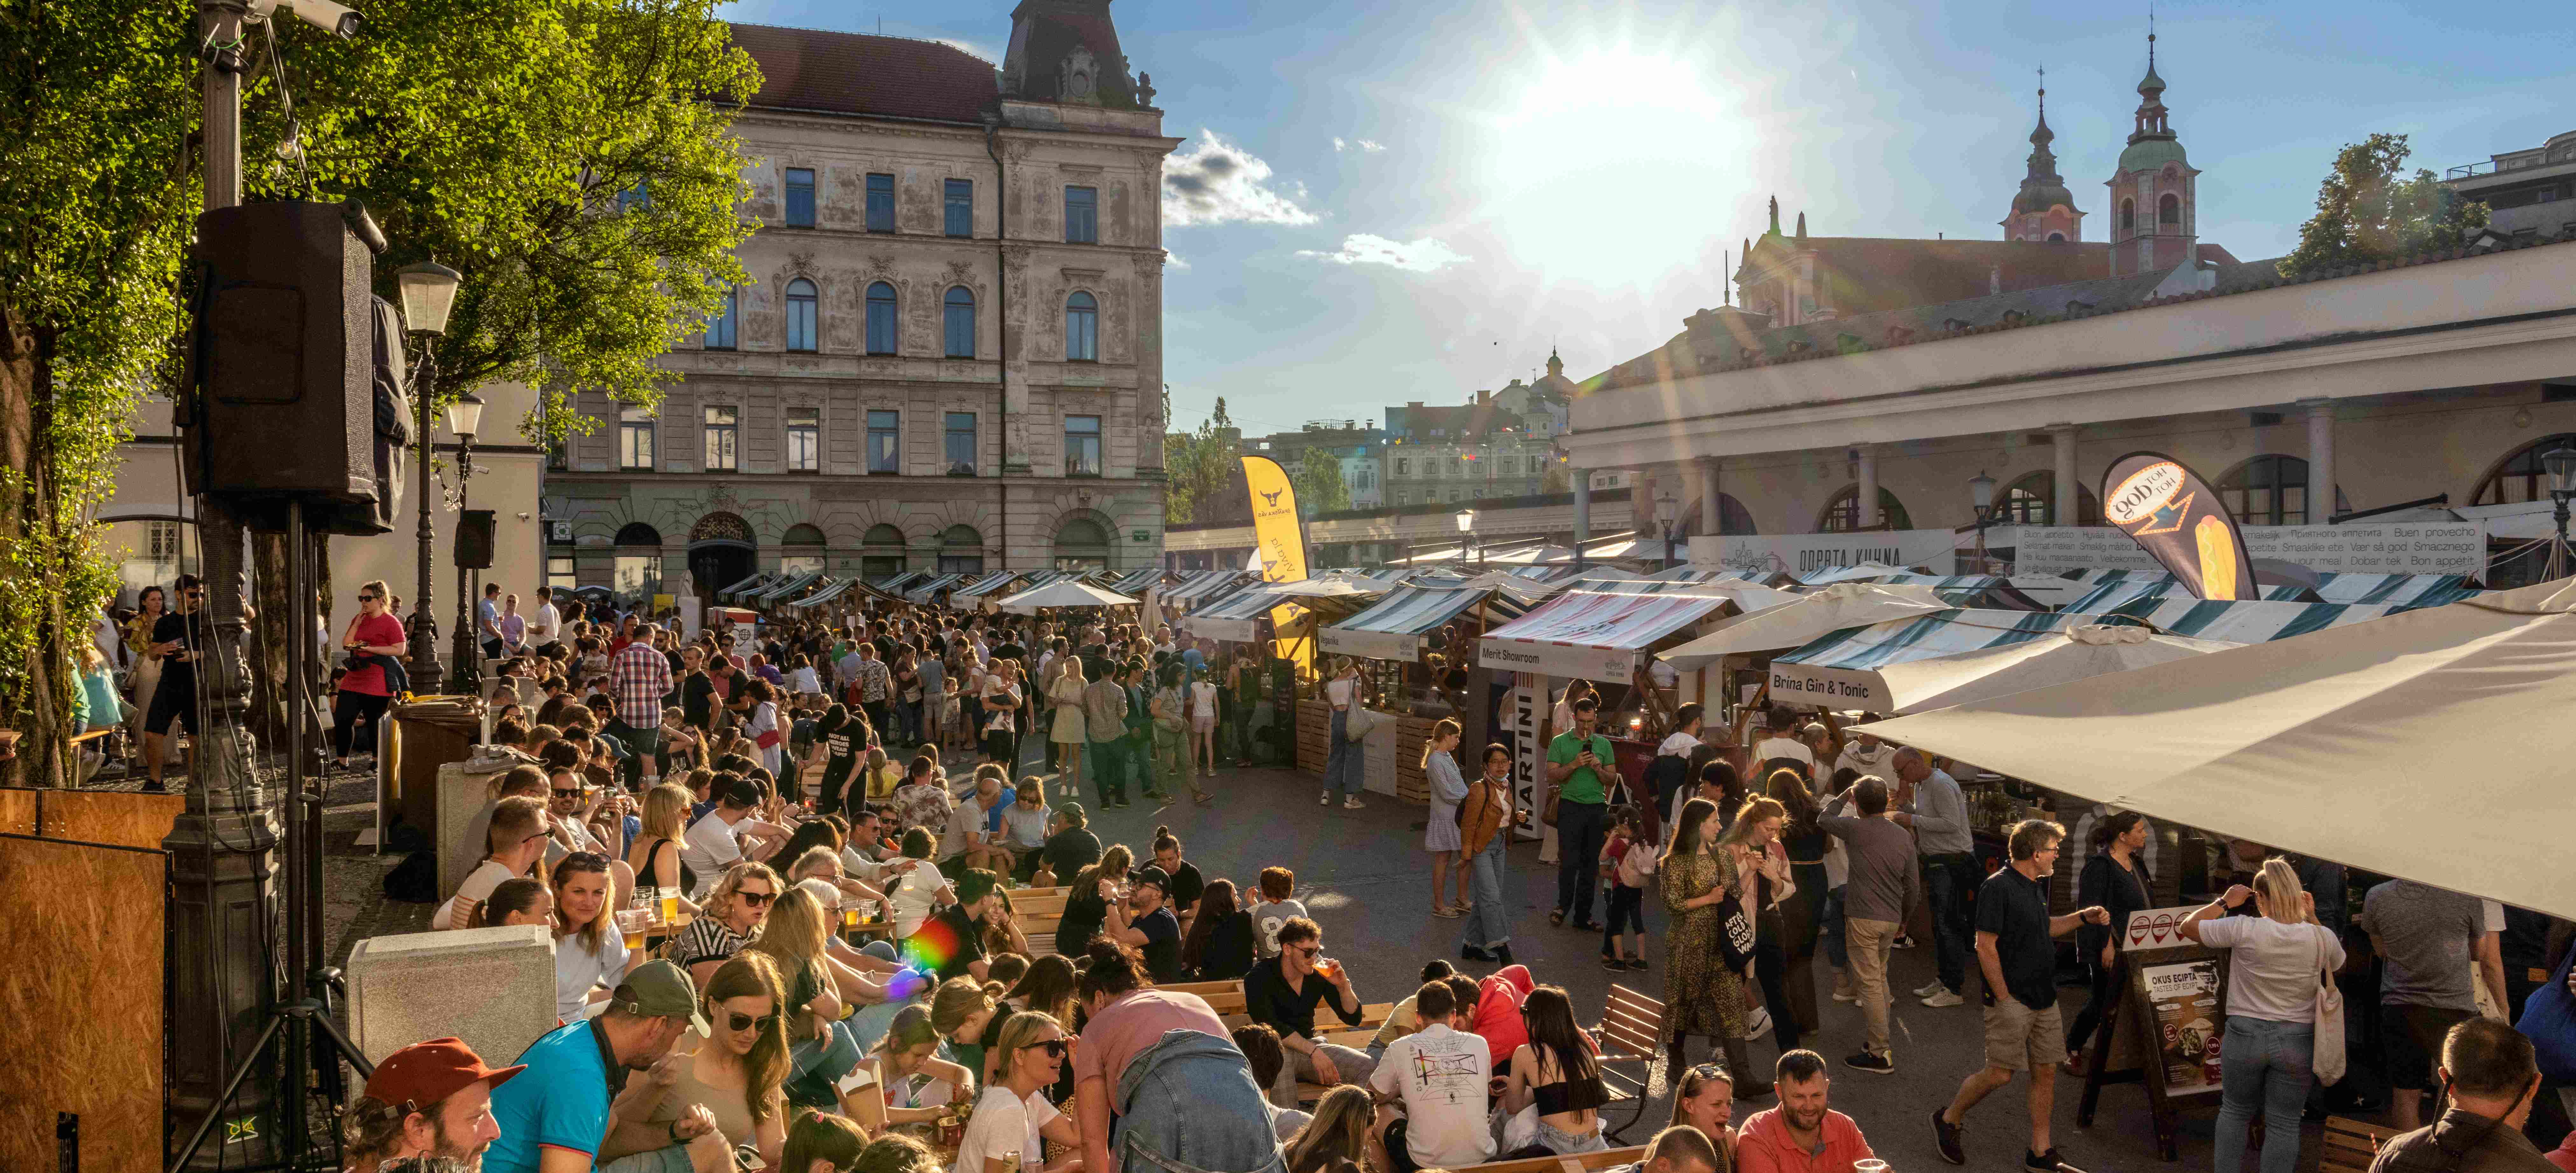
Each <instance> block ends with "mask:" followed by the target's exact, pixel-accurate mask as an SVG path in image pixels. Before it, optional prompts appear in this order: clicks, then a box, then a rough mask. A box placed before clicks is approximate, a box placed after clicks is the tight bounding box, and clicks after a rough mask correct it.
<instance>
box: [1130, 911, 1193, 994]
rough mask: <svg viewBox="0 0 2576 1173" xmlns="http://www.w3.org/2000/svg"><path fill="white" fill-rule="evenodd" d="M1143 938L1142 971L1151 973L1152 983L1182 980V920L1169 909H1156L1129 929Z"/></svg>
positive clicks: (1138, 919)
mask: <svg viewBox="0 0 2576 1173" xmlns="http://www.w3.org/2000/svg"><path fill="white" fill-rule="evenodd" d="M1130 927H1132V928H1134V929H1135V930H1136V931H1137V932H1140V933H1143V934H1145V948H1144V954H1145V968H1146V969H1148V970H1151V971H1153V974H1154V980H1155V981H1156V982H1158V983H1160V982H1176V981H1179V980H1181V920H1180V918H1179V917H1176V916H1173V915H1172V910H1171V909H1169V908H1157V909H1155V910H1154V911H1152V912H1149V913H1146V914H1145V915H1143V916H1141V917H1138V918H1136V920H1135V922H1134V924H1133V925H1132V926H1130Z"/></svg>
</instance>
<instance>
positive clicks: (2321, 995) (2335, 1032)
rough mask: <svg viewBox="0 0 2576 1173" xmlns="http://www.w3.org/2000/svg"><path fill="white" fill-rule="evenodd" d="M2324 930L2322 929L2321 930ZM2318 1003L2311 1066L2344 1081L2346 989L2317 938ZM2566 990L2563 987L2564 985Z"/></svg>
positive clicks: (2329, 1081) (2325, 1079) (2321, 1079)
mask: <svg viewBox="0 0 2576 1173" xmlns="http://www.w3.org/2000/svg"><path fill="white" fill-rule="evenodd" d="M2320 931H2322V930H2320ZM2315 968H2316V971H2317V1005H2316V1010H2315V1011H2314V1016H2315V1021H2316V1031H2315V1034H2314V1035H2313V1036H2311V1037H2312V1039H2313V1044H2314V1046H2315V1053H2314V1054H2313V1055H2312V1056H2311V1057H2310V1058H2309V1061H2308V1063H2309V1068H2310V1070H2313V1071H2315V1072H2316V1075H2317V1082H2318V1083H2320V1084H2323V1085H2325V1086H2328V1087H2332V1086H2334V1085H2335V1084H2337V1083H2341V1082H2343V1068H2344V1049H2343V991H2342V990H2340V989H2338V988H2336V986H2335V980H2334V971H2333V970H2331V969H2328V968H2326V945H2325V940H2324V939H2323V938H2322V937H2320V938H2319V939H2318V940H2317V964H2316V967H2315ZM2562 992H2563V988H2562Z"/></svg>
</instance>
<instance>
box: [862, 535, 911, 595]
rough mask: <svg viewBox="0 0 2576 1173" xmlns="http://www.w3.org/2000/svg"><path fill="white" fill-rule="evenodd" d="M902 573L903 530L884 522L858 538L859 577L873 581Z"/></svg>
mask: <svg viewBox="0 0 2576 1173" xmlns="http://www.w3.org/2000/svg"><path fill="white" fill-rule="evenodd" d="M901 573H903V531H902V530H899V529H896V528H895V527H893V526H891V525H887V524H885V523H884V522H878V523H877V524H875V525H872V526H869V527H868V532H867V533H866V534H865V535H863V536H861V537H860V539H859V577H860V578H863V579H867V580H868V581H870V582H874V581H876V580H877V579H881V578H891V577H893V576H895V575H898V574H901Z"/></svg>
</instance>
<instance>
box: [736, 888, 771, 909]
mask: <svg viewBox="0 0 2576 1173" xmlns="http://www.w3.org/2000/svg"><path fill="white" fill-rule="evenodd" d="M734 895H736V896H739V897H741V898H742V902H743V903H745V904H748V905H750V906H752V907H753V908H758V907H760V906H761V905H764V904H767V903H769V902H770V901H772V900H776V899H778V893H776V892H735V893H734Z"/></svg>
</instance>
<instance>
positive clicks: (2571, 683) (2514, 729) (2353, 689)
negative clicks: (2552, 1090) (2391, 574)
mask: <svg viewBox="0 0 2576 1173" xmlns="http://www.w3.org/2000/svg"><path fill="white" fill-rule="evenodd" d="M2571 710H2576V579H2559V580H2556V581H2553V582H2545V583H2541V584H2538V585H2536V586H2529V587H2523V588H2520V589H2517V590H2510V591H2496V592H2491V593H2488V594H2483V595H2480V596H2478V597H2476V598H2472V599H2464V600H2462V601H2460V602H2456V603H2451V604H2449V605H2446V606H2441V607H2429V608H2422V609H2418V610H2413V611H2406V612H2401V613H2398V614H2394V615H2390V616H2388V617H2386V618H2383V619H2378V620H2374V621H2371V622H2368V623H2357V624H2351V625H2348V626H2343V627H2336V628H2332V629H2329V630H2325V631H2319V632H2315V633H2312V634H2309V635H2306V636H2302V637H2300V638H2298V639H2295V640H2285V641H2282V642H2278V643H2267V644H2256V645H2252V646H2248V647H2241V648H2234V649H2231V650H2228V651H2223V652H2213V653H2211V654H2209V655H2206V656H2200V657H2196V658H2193V659H2188V660H2181V661H2177V662H2174V663H2168V664H2158V665H2154V666H2152V667H2147V668H2140V669H2138V670H2136V671H2134V672H2124V673H2120V674H2118V675H2115V676H2101V677H2095V678H2093V679H2091V680H2082V681H2077V682H2075V683H2072V684H2067V685H2063V686H2060V687H2056V688H2045V689H2036V690H2032V691H2027V692H2018V693H2014V694H2012V695H2010V696H2004V697H1996V698H1994V699H1991V700H1984V701H1977V702H1974V703H1971V704H1966V705H1961V706H1958V707H1955V708H1949V709H1942V710H1939V711H1937V712H1930V713H1924V714H1920V715H1917V716H1911V717H1900V718H1897V719H1895V720H1892V721H1886V722H1880V723H1876V724H1873V725H1870V726H1867V727H1866V728H1867V729H1868V730H1869V731H1870V732H1872V733H1875V734H1877V735H1879V736H1881V737H1884V738H1886V739H1888V740H1890V741H1894V742H1897V743H1900V744H1904V745H1911V746H1917V747H1920V748H1922V749H1926V750H1930V751H1933V752H1936V753H1942V754H1950V755H1954V756H1957V757H1960V758H1962V759H1965V760H1968V761H1973V762H1976V763H1978V764H1979V765H1981V766H1984V767H1986V768H1988V769H1993V770H1998V771H2001V772H2003V773H2005V774H2008V775H2011V776H2013V777H2016V778H2021V779H2025V780H2028V781H2030V782H2034V783H2037V784H2039V785H2042V786H2046V787H2049V788H2052V789H2055V790H2061V791H2065V792H2067V793H2069V794H2074V795H2078V796H2081V797H2084V798H2087V799H2092V800H2094V801H2097V802H2105V803H2111V804H2114V805H2117V806H2122V807H2129V808H2133V809H2136V810H2141V811H2144V812H2146V813H2147V814H2148V815H2149V816H2152V817H2155V818H2160V819H2169V820H2172V821H2174V822H2178V823H2183V824H2187V825H2190V826H2194V827H2202V828H2206V829H2208V830H2210V831H2213V832H2216V833H2218V834H2221V835H2226V836H2232V837H2238V838H2244V839H2249V840H2252V841H2254V842H2257V843H2263V844H2268V845H2271V846H2273V847H2277V848H2281V849H2283V850H2288V851H2296V852H2302V853H2305V854H2309V855H2314V856H2317V857H2320V858H2324V859H2331V860H2335V861H2337V862H2340V863H2343V864H2346V865H2349V866H2352V867H2357V868H2361V869H2363V870H2366V871H2372V872H2378V873H2381V874H2384V875H2390V876H2402V877H2405V878H2408V879H2413V880H2419V881H2422V882H2424V883H2427V884H2433V885H2437V886H2440V887H2444V888H2449V889H2452V890H2454V891H2459V892H2465V893H2469V894H2471V895H2475V896H2482V897H2486V898H2488V899H2492V900H2500V901H2504V902H2506V903H2509V904H2515V905H2520V906H2522V907H2524V908H2529V909H2533V910H2536V911H2539V912H2545V913H2548V914H2550V915H2553V916H2561V917H2576V870H2570V869H2568V868H2565V867H2556V866H2549V864H2548V861H2550V860H2555V859H2562V858H2563V857H2564V856H2565V854H2566V838H2567V836H2566V827H2567V824H2568V822H2569V820H2570V819H2571V818H2576V792H2571V791H2570V790H2569V788H2568V785H2567V777H2566V772H2567V771H2566V763H2567V762H2568V761H2569V760H2570V759H2571V758H2576V721H2570V720H2568V719H2567V714H2568V713H2569V712H2570V711H2571Z"/></svg>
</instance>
